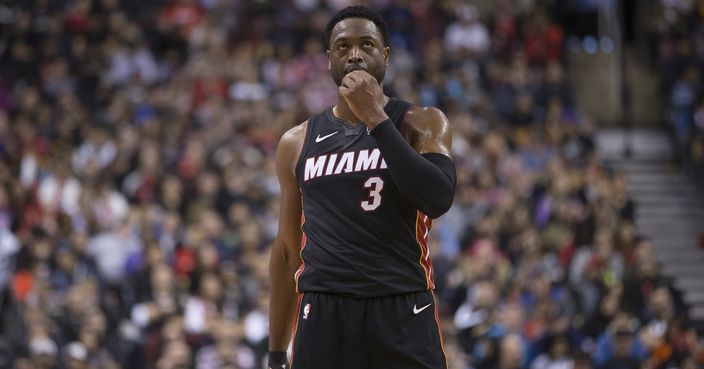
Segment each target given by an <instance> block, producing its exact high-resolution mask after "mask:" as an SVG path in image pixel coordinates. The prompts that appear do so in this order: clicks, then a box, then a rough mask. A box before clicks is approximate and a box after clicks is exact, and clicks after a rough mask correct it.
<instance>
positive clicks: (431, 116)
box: [403, 106, 450, 131]
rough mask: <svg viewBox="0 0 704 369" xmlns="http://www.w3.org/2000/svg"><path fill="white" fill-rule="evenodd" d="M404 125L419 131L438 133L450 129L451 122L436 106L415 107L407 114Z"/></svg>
mask: <svg viewBox="0 0 704 369" xmlns="http://www.w3.org/2000/svg"><path fill="white" fill-rule="evenodd" d="M403 120H404V123H405V124H407V125H409V126H411V127H412V128H415V129H416V130H419V131H427V130H432V131H437V130H446V129H448V128H449V125H450V122H449V121H448V119H447V116H445V113H443V112H442V110H440V109H438V108H436V107H434V106H413V107H412V108H410V109H409V110H408V112H406V115H405V116H404V118H403Z"/></svg>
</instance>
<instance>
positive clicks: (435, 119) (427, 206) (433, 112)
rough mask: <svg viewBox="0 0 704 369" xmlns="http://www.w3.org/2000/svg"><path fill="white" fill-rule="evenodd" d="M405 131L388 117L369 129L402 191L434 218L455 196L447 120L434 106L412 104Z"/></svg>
mask: <svg viewBox="0 0 704 369" xmlns="http://www.w3.org/2000/svg"><path fill="white" fill-rule="evenodd" d="M404 133H405V136H406V137H404V135H402V134H401V132H399V130H398V129H396V127H395V126H394V124H393V122H392V121H391V120H387V121H385V122H383V123H382V124H380V125H378V126H377V127H375V128H374V129H373V130H371V135H372V136H373V137H374V138H375V140H376V141H377V145H378V146H379V150H380V151H381V153H382V156H383V157H384V160H385V161H386V164H387V165H388V167H389V171H390V172H391V176H392V177H393V178H394V182H395V183H396V186H397V187H398V188H399V190H400V191H401V193H402V194H403V195H404V196H405V197H406V198H407V199H408V200H409V201H410V202H411V203H412V204H413V205H414V206H415V207H416V208H417V209H418V210H420V211H422V212H423V213H425V214H427V215H428V216H430V217H431V218H437V217H439V216H441V215H442V214H444V213H445V212H447V210H448V209H449V208H450V206H451V205H452V200H453V199H454V196H455V184H456V178H457V174H456V171H455V163H454V161H453V160H452V158H451V156H450V150H451V149H452V130H451V128H450V123H449V121H448V119H447V117H446V116H445V114H443V113H442V112H441V111H440V110H438V109H436V108H433V107H415V108H413V109H411V110H409V111H408V112H407V113H406V115H405V117H404Z"/></svg>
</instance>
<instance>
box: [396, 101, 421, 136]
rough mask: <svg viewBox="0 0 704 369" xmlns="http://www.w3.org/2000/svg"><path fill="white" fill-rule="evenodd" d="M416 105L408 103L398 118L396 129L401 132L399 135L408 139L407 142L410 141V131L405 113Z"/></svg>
mask: <svg viewBox="0 0 704 369" xmlns="http://www.w3.org/2000/svg"><path fill="white" fill-rule="evenodd" d="M416 106H417V105H415V104H411V103H408V106H407V109H406V110H405V111H404V112H403V114H401V117H400V118H399V120H398V126H397V127H398V131H399V132H401V136H403V138H405V139H406V141H408V143H409V144H410V143H411V136H410V131H409V128H408V123H406V114H408V112H409V111H411V109H414V108H416Z"/></svg>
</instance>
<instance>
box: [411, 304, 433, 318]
mask: <svg viewBox="0 0 704 369" xmlns="http://www.w3.org/2000/svg"><path fill="white" fill-rule="evenodd" d="M430 305H432V303H430V304H428V305H425V306H423V307H422V308H420V309H418V308H417V307H416V306H415V305H413V314H415V315H418V314H420V312H421V311H423V310H425V309H427V308H429V307H430Z"/></svg>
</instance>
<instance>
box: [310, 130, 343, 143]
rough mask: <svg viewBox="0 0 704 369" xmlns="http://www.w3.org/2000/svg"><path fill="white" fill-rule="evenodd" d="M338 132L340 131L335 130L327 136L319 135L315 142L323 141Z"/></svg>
mask: <svg viewBox="0 0 704 369" xmlns="http://www.w3.org/2000/svg"><path fill="white" fill-rule="evenodd" d="M337 133H340V131H335V132H333V133H331V134H329V135H325V136H323V137H320V135H318V137H316V138H315V142H316V143H318V142H322V141H324V140H325V139H327V138H328V137H330V136H332V135H335V134H337Z"/></svg>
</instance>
